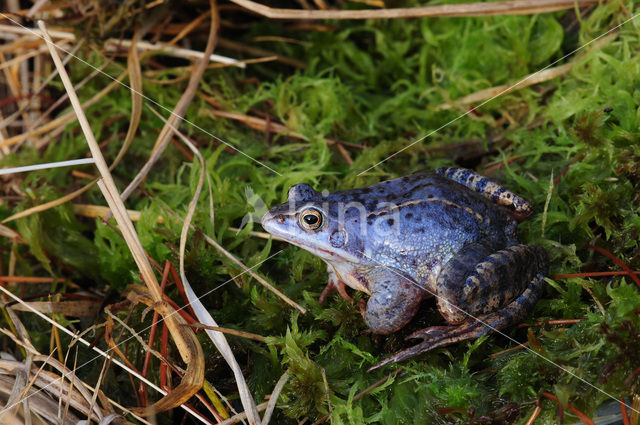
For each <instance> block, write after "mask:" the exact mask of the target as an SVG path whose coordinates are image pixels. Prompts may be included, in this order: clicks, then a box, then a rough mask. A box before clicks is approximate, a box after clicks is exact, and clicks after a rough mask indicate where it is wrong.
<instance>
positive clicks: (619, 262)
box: [587, 245, 640, 288]
mask: <svg viewBox="0 0 640 425" xmlns="http://www.w3.org/2000/svg"><path fill="white" fill-rule="evenodd" d="M587 246H588V247H589V248H591V249H593V250H594V251H596V252H599V253H600V254H602V255H606V256H607V257H609V258H610V259H612V260H613V261H614V262H615V263H616V264H617V265H619V266H620V267H622V268H623V269H624V271H626V272H627V273H628V274H629V277H630V278H631V279H632V280H633V281H634V282H635V283H636V285H638V288H640V278H638V276H636V275H635V274H634V273H633V271H632V270H631V269H630V268H629V266H627V265H626V264H625V263H623V262H622V261H621V260H620V259H619V258H618V257H616V256H615V255H613V254H612V253H610V252H609V251H607V250H606V249H604V248H600V247H599V246H595V245H587Z"/></svg>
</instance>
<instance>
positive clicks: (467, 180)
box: [435, 168, 533, 221]
mask: <svg viewBox="0 0 640 425" xmlns="http://www.w3.org/2000/svg"><path fill="white" fill-rule="evenodd" d="M435 172H436V173H437V174H441V175H443V176H445V177H446V178H448V179H451V180H453V181H456V182H458V183H460V184H462V185H464V186H466V187H468V188H469V189H471V190H473V191H474V192H478V193H480V194H482V196H484V197H485V198H488V199H490V200H491V201H493V202H495V203H496V204H498V205H501V206H503V207H505V208H506V209H507V210H508V211H509V213H510V214H511V215H512V216H513V217H514V218H515V219H516V220H518V221H522V220H524V219H525V218H527V217H528V216H530V215H531V213H532V212H533V207H532V206H531V204H530V203H529V202H527V200H526V199H524V198H522V197H521V196H518V195H516V194H515V193H513V192H511V191H510V190H509V189H507V188H505V187H504V186H502V185H501V184H498V183H496V182H494V181H492V180H490V179H488V178H486V177H485V176H482V175H480V174H478V173H476V172H474V171H471V170H467V169H465V168H438V169H437V170H436V171H435Z"/></svg>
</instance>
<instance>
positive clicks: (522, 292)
mask: <svg viewBox="0 0 640 425" xmlns="http://www.w3.org/2000/svg"><path fill="white" fill-rule="evenodd" d="M486 251H487V247H486V246H481V245H478V244H471V245H468V246H467V247H465V248H463V249H462V250H461V251H460V252H459V254H458V255H457V256H456V257H454V258H452V259H451V260H449V262H448V263H447V264H446V265H445V267H444V268H443V270H442V272H441V273H440V276H439V277H438V285H437V293H436V297H437V304H438V309H439V310H440V313H441V314H442V315H443V317H444V318H445V320H446V321H447V323H449V326H436V327H431V328H427V329H423V330H420V331H417V332H414V333H413V334H411V335H410V336H409V337H408V338H421V339H422V340H423V342H422V343H420V344H417V345H415V346H413V347H410V348H408V349H406V350H404V351H401V352H399V353H397V354H395V355H393V356H391V357H389V358H387V359H385V360H383V361H382V362H380V363H378V364H376V365H375V366H373V367H372V368H371V369H370V370H373V369H376V368H379V367H381V366H384V365H386V364H389V363H395V362H398V361H401V360H404V359H407V358H410V357H413V356H416V355H418V354H420V353H424V352H426V351H429V350H432V349H434V348H437V347H442V346H445V345H449V344H453V343H456V342H460V341H464V340H466V339H471V338H478V337H479V336H481V335H483V334H485V333H487V332H490V331H492V330H499V329H503V328H505V327H508V326H511V325H514V324H516V323H518V322H520V321H522V320H523V319H524V318H525V317H526V316H527V315H528V314H529V313H530V312H531V310H532V309H533V307H534V305H535V303H536V301H537V300H538V296H539V295H540V292H541V291H542V288H543V283H544V280H543V277H544V273H545V272H546V270H547V256H546V253H545V252H544V250H543V249H542V248H540V247H539V246H533V245H514V246H511V247H509V248H505V249H503V250H501V251H498V252H496V253H493V254H490V255H489V256H487V257H485V258H484V260H483V261H478V258H480V257H482V255H483V253H485V252H486ZM472 260H475V261H472Z"/></svg>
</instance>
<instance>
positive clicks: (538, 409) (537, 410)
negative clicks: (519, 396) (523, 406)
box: [525, 399, 542, 425]
mask: <svg viewBox="0 0 640 425" xmlns="http://www.w3.org/2000/svg"><path fill="white" fill-rule="evenodd" d="M540 412H542V408H541V407H540V399H537V400H536V408H535V409H533V413H532V414H531V416H529V419H527V423H526V424H525V425H533V422H534V421H535V420H536V418H537V417H538V415H539V414H540Z"/></svg>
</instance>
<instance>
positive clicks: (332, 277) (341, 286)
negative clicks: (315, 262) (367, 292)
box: [318, 266, 353, 304]
mask: <svg viewBox="0 0 640 425" xmlns="http://www.w3.org/2000/svg"><path fill="white" fill-rule="evenodd" d="M327 273H328V274H329V281H328V283H327V286H325V287H324V289H323V290H322V293H321V294H320V298H318V302H320V304H322V303H324V300H325V299H326V298H327V295H329V294H330V293H331V291H333V290H336V291H338V294H340V296H341V297H342V298H344V299H345V300H347V301H349V302H350V303H351V302H353V298H351V297H350V296H349V294H347V285H345V283H344V282H343V281H342V280H340V278H339V277H338V275H337V274H336V272H335V271H334V270H333V267H331V266H327Z"/></svg>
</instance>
